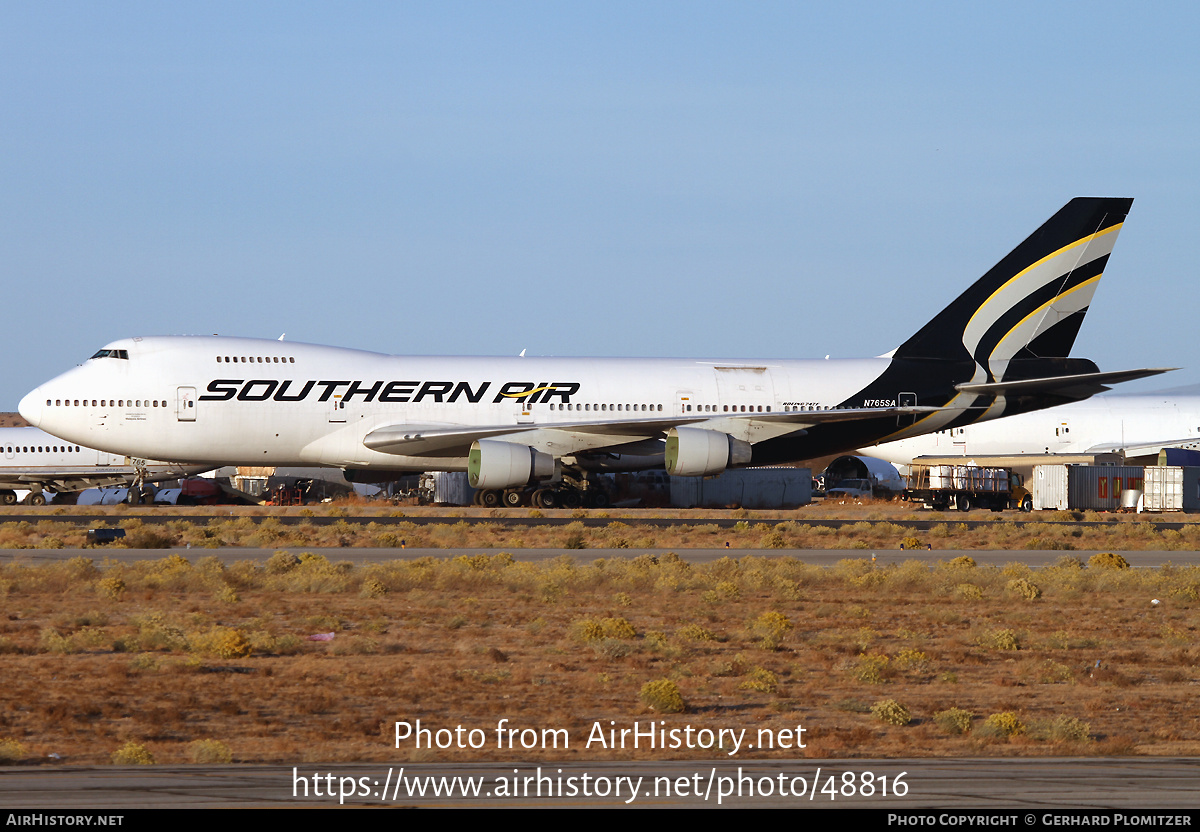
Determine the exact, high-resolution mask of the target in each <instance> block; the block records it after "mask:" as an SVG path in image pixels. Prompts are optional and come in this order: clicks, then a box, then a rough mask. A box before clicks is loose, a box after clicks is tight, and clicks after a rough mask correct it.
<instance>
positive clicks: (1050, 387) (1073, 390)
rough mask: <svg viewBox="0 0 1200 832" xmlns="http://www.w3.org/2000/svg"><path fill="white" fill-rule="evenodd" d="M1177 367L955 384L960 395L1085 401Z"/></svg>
mask: <svg viewBox="0 0 1200 832" xmlns="http://www.w3.org/2000/svg"><path fill="white" fill-rule="evenodd" d="M1177 369H1179V368H1178V367H1154V368H1147V369H1141V370H1114V371H1112V372H1108V373H1079V374H1077V375H1070V376H1048V377H1046V378H1027V379H1019V380H1016V381H992V382H985V383H980V384H974V383H970V382H968V383H966V384H956V385H954V387H955V389H956V390H958V391H959V392H961V393H980V394H984V395H989V396H1005V395H1021V394H1024V393H1061V394H1063V395H1064V396H1066V397H1069V398H1072V399H1086V398H1088V397H1089V396H1093V395H1095V394H1096V393H1103V392H1104V391H1105V390H1109V389H1111V388H1109V387H1108V385H1110V384H1120V383H1121V382H1123V381H1133V380H1134V379H1139V378H1146V377H1148V376H1156V375H1159V374H1160V373H1169V372H1170V371H1171V370H1177Z"/></svg>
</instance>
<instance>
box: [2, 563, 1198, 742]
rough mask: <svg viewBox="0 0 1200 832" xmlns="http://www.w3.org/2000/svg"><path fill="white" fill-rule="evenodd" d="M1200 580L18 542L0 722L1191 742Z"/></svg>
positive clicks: (319, 738) (116, 730)
mask: <svg viewBox="0 0 1200 832" xmlns="http://www.w3.org/2000/svg"><path fill="white" fill-rule="evenodd" d="M1014 581H1025V582H1027V583H1029V584H1030V585H1035V586H1036V587H1037V588H1038V590H1039V592H1038V593H1037V594H1036V595H1035V594H1032V593H1029V592H1026V591H1019V590H1018V591H1014V590H1013V588H1012V584H1013V582H1014ZM118 586H119V587H120V591H115V590H114V588H115V587H118ZM964 587H969V588H971V590H972V591H970V592H967V591H964ZM1197 587H1200V568H1195V567H1163V568H1161V569H1106V568H1101V567H1087V566H1082V565H1081V564H1079V563H1078V562H1076V561H1071V560H1069V559H1068V560H1064V561H1063V562H1062V564H1061V565H1059V566H1055V567H1050V568H1045V569H1030V568H1029V567H1027V566H1024V565H1023V564H1008V565H1007V566H1005V567H1003V568H991V567H978V566H970V565H961V564H959V565H952V564H938V565H936V566H933V567H930V566H928V565H927V564H925V563H921V562H918V561H908V562H905V563H902V564H898V565H889V566H886V567H876V566H874V565H873V564H872V563H871V562H870V560H868V559H847V560H844V561H842V562H840V563H839V564H837V565H836V566H832V567H825V568H823V567H816V566H812V565H808V564H805V563H803V562H802V561H800V560H798V559H796V558H793V557H789V556H786V555H779V554H772V555H771V556H766V557H748V558H743V559H740V560H733V559H730V558H725V559H721V560H718V561H716V562H713V563H711V564H707V565H694V564H690V563H688V562H687V561H685V560H682V559H680V558H677V557H674V556H668V557H663V558H657V559H656V558H652V557H649V556H641V557H631V558H620V559H604V560H596V561H594V562H591V563H583V562H577V561H575V560H573V559H571V558H568V557H565V556H564V557H562V558H559V559H557V560H553V561H549V562H546V563H541V564H533V563H528V562H520V561H516V560H514V559H513V558H511V557H509V556H505V555H500V556H496V557H486V556H459V557H453V556H452V557H448V558H437V559H435V558H423V559H419V560H412V561H394V562H388V563H381V564H375V565H370V566H365V567H353V566H351V565H349V564H347V563H336V562H330V561H328V560H326V559H325V558H323V557H319V556H312V555H307V556H301V557H299V558H276V559H273V560H272V562H271V563H270V564H269V565H268V564H260V563H252V562H240V563H235V564H232V565H228V566H226V565H223V564H222V563H221V562H219V561H217V560H216V559H215V558H205V557H203V556H199V557H194V558H192V559H190V560H189V559H184V558H182V557H180V556H179V555H170V556H168V557H165V558H162V559H160V560H154V561H139V562H134V563H128V564H118V563H95V562H92V561H90V560H88V559H84V558H76V559H73V560H69V561H66V562H61V563H57V564H53V565H47V566H25V565H20V564H10V565H6V566H4V567H2V568H0V598H2V599H3V609H4V612H5V615H4V618H3V619H2V620H0V676H2V678H4V679H5V696H4V698H3V702H2V703H0V738H3V739H4V741H5V742H6V743H8V745H6V746H5V748H6V749H9V754H8V756H9V757H12V756H13V753H15V752H13V751H12V749H18V748H19V749H20V754H19V755H18V756H19V757H21V759H22V760H24V761H25V762H28V761H31V760H36V759H45V758H46V756H47V755H50V754H52V753H53V754H58V755H61V757H62V758H63V759H64V761H66V762H70V763H106V762H109V761H110V760H111V759H112V758H113V754H114V753H116V752H119V751H122V749H125V750H126V755H130V754H133V751H129V750H128V749H134V748H140V749H142V750H144V751H145V753H146V754H147V755H149V756H150V757H152V758H153V759H154V760H155V761H157V762H159V763H186V762H190V761H192V760H195V759H198V758H200V757H203V758H205V759H209V758H215V757H220V758H221V759H225V758H227V757H228V758H231V759H233V760H235V761H237V762H243V763H256V762H277V761H306V760H312V761H318V760H320V761H344V760H388V761H394V760H396V759H397V755H398V754H400V755H406V754H409V753H412V754H413V759H427V758H428V757H427V756H424V757H423V756H422V755H426V752H412V751H411V748H410V747H406V748H405V749H402V750H401V751H397V750H395V749H394V748H393V747H392V743H391V739H392V730H393V728H392V726H393V723H394V722H395V721H397V720H406V721H414V720H416V719H420V720H421V721H422V724H423V725H427V726H435V727H450V728H453V727H454V726H456V725H463V726H465V727H468V728H472V727H478V728H482V729H484V730H492V729H494V727H495V724H496V722H497V721H498V720H499V719H501V718H507V719H509V720H510V725H512V726H513V727H532V728H536V729H539V730H540V729H542V728H566V729H568V730H569V732H570V735H571V737H572V738H573V740H575V741H576V743H577V744H581V743H582V741H583V740H584V739H585V738H586V737H587V735H588V731H589V729H590V728H591V725H592V723H593V722H595V721H597V720H601V721H604V724H605V725H607V724H608V723H607V720H610V719H611V720H615V721H616V722H617V723H618V724H619V725H628V724H629V723H631V722H632V721H633V720H635V719H640V720H650V719H654V720H657V719H663V720H665V721H666V722H667V725H668V726H673V725H681V726H682V725H685V724H692V725H697V726H701V725H703V726H708V727H713V728H717V727H739V728H741V727H744V728H746V729H748V731H750V732H751V733H753V732H755V731H757V730H758V729H759V728H772V729H774V730H781V729H785V728H790V729H794V728H795V727H796V726H797V725H799V724H802V725H803V726H804V727H805V729H806V733H805V739H806V742H807V746H808V747H807V748H806V749H804V750H802V751H801V752H800V753H807V754H809V755H812V756H820V757H855V756H899V755H918V756H921V755H928V756H938V755H980V754H983V755H1016V754H1020V755H1039V754H1044V755H1059V754H1114V753H1142V754H1164V755H1167V754H1170V755H1180V754H1197V753H1200V718H1195V717H1193V716H1190V714H1192V713H1193V711H1194V708H1193V707H1192V701H1193V699H1194V691H1195V685H1196V681H1197V679H1200V667H1198V664H1200V648H1197V647H1196V646H1195V643H1196V626H1197V621H1198V619H1197V614H1198V612H1200V600H1198V594H1197ZM1151 599H1159V601H1160V603H1159V604H1157V605H1152V604H1151V603H1150V601H1151ZM318 633H320V634H332V640H330V641H309V640H307V637H308V636H310V635H313V634H318ZM664 683H670V684H664ZM672 690H674V691H677V692H678V694H679V699H678V700H676V699H675V698H674V694H673V692H672ZM668 694H670V695H668ZM656 697H665V698H656ZM678 703H682V707H683V708H684V709H686V712H684V713H681V714H673V713H671V711H672V709H673V708H674V707H675V706H676V705H677V704H678ZM1017 726H1020V730H1017ZM575 753H578V750H576V749H572V750H570V751H564V750H560V751H558V752H553V751H544V752H537V753H536V757H537V758H539V759H554V758H556V757H557V758H566V757H570V756H571V755H572V754H575ZM587 753H588V754H589V755H590V756H593V757H597V758H599V757H603V756H605V755H606V754H608V753H609V752H604V751H597V750H596V749H595V748H593V749H589V750H588V752H587ZM684 753H685V752H681V753H680V754H679V755H678V756H682V755H683V754H684ZM707 753H711V752H707ZM774 753H775V754H777V755H782V756H794V755H795V754H796V752H795V751H778V752H774ZM611 754H612V756H622V757H627V756H630V752H628V751H625V752H619V751H618V752H611ZM696 754H697V755H698V756H704V753H702V752H696ZM755 754H756V756H770V754H771V752H766V751H762V752H760V751H755ZM134 756H139V755H134ZM512 756H513V752H511V751H505V752H496V751H494V750H490V749H489V750H474V751H472V750H465V751H456V750H446V751H437V752H436V756H435V757H434V758H432V759H438V760H452V759H459V760H464V761H465V760H483V759H489V758H491V759H511V758H512ZM632 756H634V757H637V756H641V757H644V758H656V759H658V758H661V753H660V754H659V755H657V756H656V755H655V754H654V753H653V752H648V751H643V752H638V753H634V754H633V755H632Z"/></svg>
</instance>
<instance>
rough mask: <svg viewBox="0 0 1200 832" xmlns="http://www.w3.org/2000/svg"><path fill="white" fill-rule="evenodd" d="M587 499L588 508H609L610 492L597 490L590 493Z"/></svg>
mask: <svg viewBox="0 0 1200 832" xmlns="http://www.w3.org/2000/svg"><path fill="white" fill-rule="evenodd" d="M587 494H588V498H587V504H588V508H608V506H609V502H610V501H609V499H608V492H607V491H605V490H604V489H602V488H596V489H594V490H592V491H589V492H588V493H587Z"/></svg>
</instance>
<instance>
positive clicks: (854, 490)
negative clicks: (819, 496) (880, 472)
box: [825, 479, 873, 499]
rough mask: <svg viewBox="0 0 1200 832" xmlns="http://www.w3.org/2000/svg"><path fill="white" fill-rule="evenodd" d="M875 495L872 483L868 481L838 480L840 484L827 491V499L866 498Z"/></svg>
mask: <svg viewBox="0 0 1200 832" xmlns="http://www.w3.org/2000/svg"><path fill="white" fill-rule="evenodd" d="M872 494H873V489H872V487H871V481H870V480H867V479H845V480H838V484H837V485H834V486H831V487H830V488H828V489H826V491H825V496H826V497H866V498H868V499H869V498H870V497H871V496H872Z"/></svg>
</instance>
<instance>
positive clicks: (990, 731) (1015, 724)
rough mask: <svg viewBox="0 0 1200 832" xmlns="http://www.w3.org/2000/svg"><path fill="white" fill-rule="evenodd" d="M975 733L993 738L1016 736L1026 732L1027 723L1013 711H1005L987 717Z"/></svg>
mask: <svg viewBox="0 0 1200 832" xmlns="http://www.w3.org/2000/svg"><path fill="white" fill-rule="evenodd" d="M975 733H976V734H978V735H979V736H983V737H989V738H992V739H1004V738H1007V737H1015V736H1016V735H1017V734H1024V733H1025V723H1023V722H1021V719H1020V717H1018V716H1017V715H1016V714H1015V713H1013V712H1012V711H1003V712H1002V713H998V714H992V715H991V716H989V717H988V718H987V719H985V720H984V721H983V724H982V725H980V726H979V728H978V729H977V730H976V732H975Z"/></svg>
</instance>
